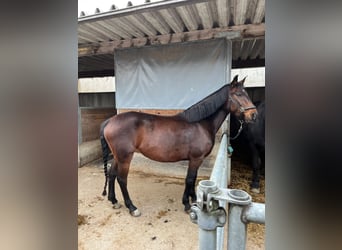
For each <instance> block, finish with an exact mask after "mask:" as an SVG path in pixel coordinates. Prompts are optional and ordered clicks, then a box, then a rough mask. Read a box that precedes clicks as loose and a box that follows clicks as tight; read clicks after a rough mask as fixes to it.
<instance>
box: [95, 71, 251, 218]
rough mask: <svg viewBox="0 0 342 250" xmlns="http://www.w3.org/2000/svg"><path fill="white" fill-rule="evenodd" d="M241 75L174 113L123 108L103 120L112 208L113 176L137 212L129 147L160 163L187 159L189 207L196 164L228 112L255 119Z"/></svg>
mask: <svg viewBox="0 0 342 250" xmlns="http://www.w3.org/2000/svg"><path fill="white" fill-rule="evenodd" d="M244 80H245V79H243V80H242V81H240V82H239V81H238V77H237V76H235V77H234V79H233V81H232V82H231V83H230V84H226V85H224V86H223V87H222V88H220V89H219V90H217V91H216V92H214V93H213V94H211V95H210V96H208V97H206V98H204V99H203V100H202V101H200V102H198V103H197V104H195V105H193V106H191V107H190V108H188V109H187V110H185V111H183V112H181V113H179V114H177V115H174V116H158V115H151V114H146V113H139V112H127V113H120V114H118V115H115V116H113V117H111V118H109V119H108V120H106V121H105V122H104V123H103V124H102V125H101V131H100V139H101V145H102V150H103V160H104V171H105V175H106V184H105V187H104V191H103V195H106V185H107V179H108V180H109V184H108V185H109V186H108V190H109V192H108V200H110V201H111V202H112V203H113V204H114V208H118V207H120V206H119V205H118V201H117V199H116V196H115V189H114V186H115V185H114V182H115V179H117V181H118V183H119V186H120V189H121V192H122V195H123V197H124V201H125V205H126V207H127V208H128V209H129V212H130V214H131V215H133V216H139V215H140V212H139V210H138V209H137V208H136V207H135V206H134V205H133V203H132V201H131V199H130V196H129V193H128V190H127V176H128V171H129V166H130V163H131V160H132V157H133V154H134V152H139V153H141V154H143V155H144V156H146V157H148V158H150V159H152V160H155V161H159V162H177V161H181V160H188V161H189V167H188V171H187V175H186V179H185V190H184V194H183V199H182V201H183V204H184V206H185V211H188V210H189V209H190V203H189V197H191V200H192V202H195V201H196V192H195V182H196V178H197V171H198V168H199V166H200V165H201V163H202V162H203V159H204V158H205V157H206V156H207V155H209V153H210V152H211V150H212V148H213V146H214V143H215V134H216V132H217V131H218V129H219V128H220V126H221V124H222V123H223V121H224V119H225V118H226V116H227V115H228V113H232V114H233V115H235V116H237V117H239V119H243V120H244V121H245V122H247V123H248V122H253V121H255V120H256V117H257V111H256V107H255V106H254V105H253V103H252V102H251V100H250V98H249V96H248V94H247V92H246V91H245V90H244V87H243V83H244ZM110 151H111V152H112V153H113V157H114V161H113V166H112V167H111V168H110V170H109V173H107V162H108V155H109V153H110Z"/></svg>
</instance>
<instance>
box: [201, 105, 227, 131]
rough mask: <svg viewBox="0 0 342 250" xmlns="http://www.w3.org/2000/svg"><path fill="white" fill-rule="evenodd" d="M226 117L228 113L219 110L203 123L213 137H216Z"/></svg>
mask: <svg viewBox="0 0 342 250" xmlns="http://www.w3.org/2000/svg"><path fill="white" fill-rule="evenodd" d="M227 115H228V112H227V111H226V110H224V109H223V108H221V109H219V110H217V111H216V112H215V113H214V114H213V115H211V116H210V117H208V118H207V119H206V120H205V123H207V124H208V125H209V126H208V129H209V130H210V132H211V133H212V134H213V135H216V133H217V131H218V130H219V128H220V127H221V125H222V123H223V121H224V120H225V118H226V117H227Z"/></svg>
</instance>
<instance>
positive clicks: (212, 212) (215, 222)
mask: <svg viewBox="0 0 342 250" xmlns="http://www.w3.org/2000/svg"><path fill="white" fill-rule="evenodd" d="M219 201H226V202H228V203H232V204H236V205H241V206H247V205H249V204H251V202H252V197H251V196H250V195H249V194H248V193H247V192H245V191H243V190H240V189H227V188H218V187H217V186H216V184H215V182H213V181H210V180H202V181H200V182H199V186H198V190H197V203H196V204H193V205H192V207H191V211H190V220H191V221H192V222H193V223H196V224H198V225H199V226H200V228H202V229H204V230H215V229H216V227H223V226H224V224H225V223H226V217H227V213H226V211H225V209H224V208H223V207H220V206H219Z"/></svg>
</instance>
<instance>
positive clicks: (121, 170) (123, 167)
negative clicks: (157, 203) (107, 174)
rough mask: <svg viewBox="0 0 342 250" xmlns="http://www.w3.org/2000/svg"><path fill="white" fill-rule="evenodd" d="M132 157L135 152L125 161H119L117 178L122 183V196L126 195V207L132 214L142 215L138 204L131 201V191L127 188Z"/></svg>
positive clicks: (135, 215)
mask: <svg viewBox="0 0 342 250" xmlns="http://www.w3.org/2000/svg"><path fill="white" fill-rule="evenodd" d="M132 157H133V153H132V154H131V155H130V156H129V157H127V158H126V159H127V160H126V161H125V162H121V163H120V162H119V166H118V174H117V179H118V183H119V185H120V189H121V192H122V196H123V197H124V200H125V205H126V207H127V208H128V209H129V212H130V214H131V215H132V216H134V217H138V216H140V215H141V213H140V211H139V210H138V209H137V208H136V206H134V205H133V202H132V201H131V198H130V197H129V193H128V189H127V176H128V170H129V165H130V162H131V159H132Z"/></svg>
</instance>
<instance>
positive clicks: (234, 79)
mask: <svg viewBox="0 0 342 250" xmlns="http://www.w3.org/2000/svg"><path fill="white" fill-rule="evenodd" d="M238 76H239V75H236V76H234V78H233V81H232V83H237V82H238Z"/></svg>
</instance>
